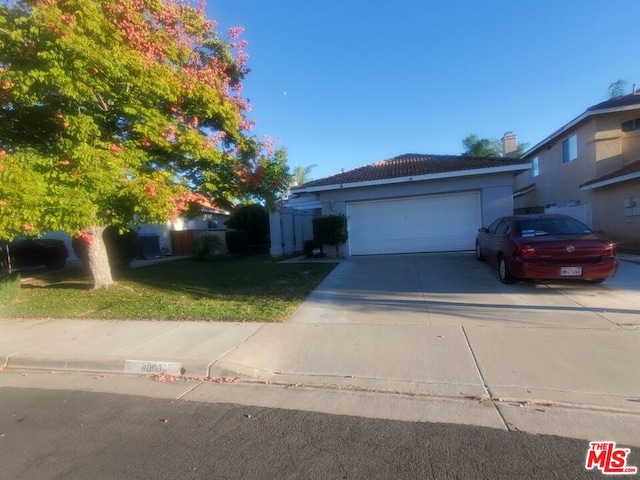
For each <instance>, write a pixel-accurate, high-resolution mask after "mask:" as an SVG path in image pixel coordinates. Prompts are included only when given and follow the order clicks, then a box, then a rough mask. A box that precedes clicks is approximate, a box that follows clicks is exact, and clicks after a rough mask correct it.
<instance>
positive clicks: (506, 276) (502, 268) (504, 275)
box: [498, 257, 516, 283]
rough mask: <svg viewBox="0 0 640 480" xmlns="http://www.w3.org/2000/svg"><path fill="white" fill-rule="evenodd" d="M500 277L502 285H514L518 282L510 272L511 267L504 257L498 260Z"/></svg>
mask: <svg viewBox="0 0 640 480" xmlns="http://www.w3.org/2000/svg"><path fill="white" fill-rule="evenodd" d="M498 275H499V276H500V281H501V282H502V283H513V282H515V281H516V279H515V277H514V276H513V275H511V272H509V267H508V266H507V261H506V260H505V259H504V257H500V258H499V260H498Z"/></svg>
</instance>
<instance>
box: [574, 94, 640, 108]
mask: <svg viewBox="0 0 640 480" xmlns="http://www.w3.org/2000/svg"><path fill="white" fill-rule="evenodd" d="M631 105H640V94H638V93H635V94H634V93H632V94H631V95H623V96H622V97H616V98H611V99H609V100H606V101H604V102H601V103H598V104H596V105H593V106H591V107H589V108H587V112H592V111H594V110H603V109H605V108H620V107H628V106H631Z"/></svg>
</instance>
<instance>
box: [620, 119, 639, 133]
mask: <svg viewBox="0 0 640 480" xmlns="http://www.w3.org/2000/svg"><path fill="white" fill-rule="evenodd" d="M638 130H640V118H636V119H635V120H629V121H628V122H622V131H623V132H636V131H638Z"/></svg>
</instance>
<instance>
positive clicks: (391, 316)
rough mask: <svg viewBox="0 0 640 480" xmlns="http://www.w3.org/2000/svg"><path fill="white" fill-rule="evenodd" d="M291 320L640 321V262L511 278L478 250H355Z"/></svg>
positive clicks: (594, 324) (599, 324) (631, 324)
mask: <svg viewBox="0 0 640 480" xmlns="http://www.w3.org/2000/svg"><path fill="white" fill-rule="evenodd" d="M290 322H291V323H302V324H305V323H306V324H308V323H329V324H389V325H464V326H510V327H549V328H578V329H586V328H600V329H603V328H604V329H609V328H615V327H616V326H620V327H622V328H637V327H638V326H640V265H635V264H632V263H627V262H621V266H620V270H619V271H618V274H617V276H616V277H615V278H613V279H611V280H608V281H606V282H605V283H604V284H593V283H588V282H581V281H570V282H545V283H532V282H531V283H518V284H514V285H503V284H502V283H500V280H499V279H498V274H497V271H496V270H495V268H493V267H492V266H490V265H489V264H487V263H486V262H478V261H476V260H475V256H474V255H473V254H472V253H467V252H463V253H440V254H421V255H388V256H367V257H352V258H349V259H348V260H346V261H344V262H343V263H341V264H340V265H339V266H338V267H337V268H336V270H335V271H334V272H333V273H332V274H331V275H329V277H327V278H326V280H325V281H324V282H323V283H322V285H320V286H319V287H318V288H317V289H316V290H315V291H314V292H313V293H312V294H311V296H310V297H309V299H308V300H307V302H305V304H304V305H303V307H302V308H301V309H299V310H298V311H297V312H296V314H295V315H293V317H292V318H291V319H290Z"/></svg>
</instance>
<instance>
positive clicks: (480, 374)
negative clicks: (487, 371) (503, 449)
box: [460, 326, 511, 431]
mask: <svg viewBox="0 0 640 480" xmlns="http://www.w3.org/2000/svg"><path fill="white" fill-rule="evenodd" d="M460 329H461V330H462V335H463V336H464V341H465V342H466V343H467V348H468V349H469V353H471V358H473V364H474V365H475V367H476V372H478V376H479V377H480V380H481V381H482V387H483V388H484V391H485V392H487V395H488V397H489V399H490V400H493V394H492V393H491V389H490V388H489V385H487V381H486V380H485V378H484V374H483V373H482V369H481V368H480V364H479V363H478V359H477V358H476V354H475V352H474V351H473V347H472V346H471V342H469V337H468V336H467V331H466V330H465V329H464V326H460ZM491 404H492V406H493V408H494V410H495V411H496V413H497V414H498V417H499V418H500V421H501V422H502V425H503V426H504V429H505V430H506V431H511V429H510V428H509V424H508V422H507V420H506V419H505V418H504V416H503V415H502V412H501V411H500V409H499V408H498V407H497V406H496V404H495V402H493V401H492V402H491Z"/></svg>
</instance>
